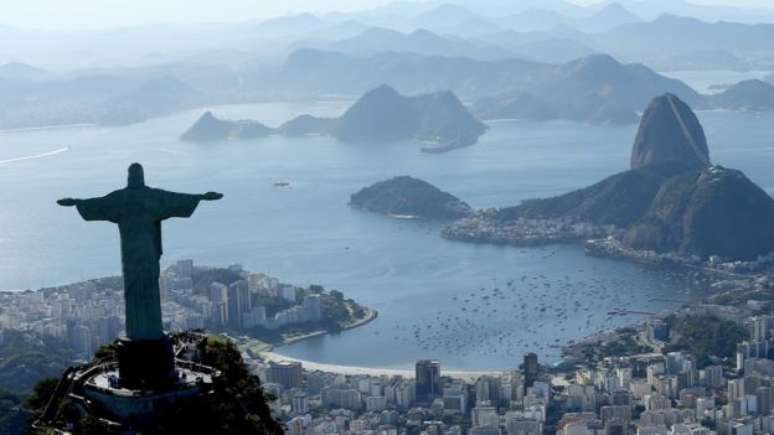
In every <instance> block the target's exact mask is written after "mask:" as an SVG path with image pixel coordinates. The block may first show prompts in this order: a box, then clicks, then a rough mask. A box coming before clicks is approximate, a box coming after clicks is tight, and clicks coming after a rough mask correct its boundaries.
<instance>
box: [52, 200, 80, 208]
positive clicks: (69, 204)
mask: <svg viewBox="0 0 774 435" xmlns="http://www.w3.org/2000/svg"><path fill="white" fill-rule="evenodd" d="M79 202H81V200H80V199H74V198H62V199H60V200H58V201H57V202H56V203H57V204H59V205H61V206H62V207H73V206H76V205H78V203H79Z"/></svg>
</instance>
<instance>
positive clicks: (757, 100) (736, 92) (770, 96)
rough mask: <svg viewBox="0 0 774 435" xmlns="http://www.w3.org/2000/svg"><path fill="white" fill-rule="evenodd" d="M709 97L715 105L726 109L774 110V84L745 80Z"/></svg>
mask: <svg viewBox="0 0 774 435" xmlns="http://www.w3.org/2000/svg"><path fill="white" fill-rule="evenodd" d="M710 98H711V100H712V103H713V104H714V105H715V106H717V107H720V108H723V109H727V110H742V111H753V112H763V111H770V110H774V84H771V83H768V82H764V81H762V80H745V81H743V82H740V83H737V84H735V85H733V86H731V87H729V88H728V89H726V90H725V91H723V92H721V93H720V94H717V95H713V96H711V97H710Z"/></svg>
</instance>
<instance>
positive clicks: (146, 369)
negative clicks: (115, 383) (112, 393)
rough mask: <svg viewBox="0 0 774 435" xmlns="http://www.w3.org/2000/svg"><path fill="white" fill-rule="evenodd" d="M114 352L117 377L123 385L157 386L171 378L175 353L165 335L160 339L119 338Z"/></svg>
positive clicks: (161, 385) (149, 387)
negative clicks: (116, 358)
mask: <svg viewBox="0 0 774 435" xmlns="http://www.w3.org/2000/svg"><path fill="white" fill-rule="evenodd" d="M117 354H118V372H119V379H120V382H121V385H122V386H123V387H125V388H132V389H159V388H164V387H165V386H168V385H169V384H170V383H172V382H174V379H175V354H174V351H173V346H172V340H170V339H169V337H167V336H166V335H165V336H164V337H163V338H162V339H160V340H131V339H129V338H121V339H120V340H119V342H118V350H117Z"/></svg>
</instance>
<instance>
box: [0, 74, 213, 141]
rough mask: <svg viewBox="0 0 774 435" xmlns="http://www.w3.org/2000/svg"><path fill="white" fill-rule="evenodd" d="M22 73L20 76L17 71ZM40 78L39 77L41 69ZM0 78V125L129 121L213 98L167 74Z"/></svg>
mask: <svg viewBox="0 0 774 435" xmlns="http://www.w3.org/2000/svg"><path fill="white" fill-rule="evenodd" d="M17 77H18V76H17ZM35 77H38V75H37V74H36V75H35ZM2 80H3V79H2V78H0V98H2V99H3V101H4V107H3V108H0V128H5V129H8V128H24V127H37V126H49V125H66V124H100V125H126V124H132V123H135V122H141V121H145V120H148V119H151V118H155V117H158V116H163V115H168V114H171V113H174V112H177V111H180V110H185V109H191V108H194V107H199V106H201V105H203V104H205V103H206V102H208V101H209V98H208V97H207V96H206V95H204V94H203V93H201V92H199V91H197V90H196V89H194V88H193V87H191V86H189V85H187V84H185V83H183V82H182V81H180V80H178V79H176V78H174V77H170V76H162V77H158V78H152V79H148V80H137V79H133V78H126V77H120V76H114V75H107V74H96V75H84V76H78V77H75V78H66V79H61V78H58V77H57V78H54V79H46V80H41V79H37V78H35V79H25V80H20V79H18V78H17V79H16V80H15V81H9V82H8V84H6V85H5V86H4V85H3V84H2Z"/></svg>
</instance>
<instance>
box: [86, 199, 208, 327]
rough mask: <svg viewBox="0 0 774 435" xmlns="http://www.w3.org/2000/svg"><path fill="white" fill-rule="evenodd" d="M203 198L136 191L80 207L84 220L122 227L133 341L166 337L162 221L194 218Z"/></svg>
mask: <svg viewBox="0 0 774 435" xmlns="http://www.w3.org/2000/svg"><path fill="white" fill-rule="evenodd" d="M200 199H201V196H200V195H189V194H185V193H174V192H167V191H165V190H160V189H153V188H150V187H139V188H134V187H132V188H126V189H121V190H117V191H115V192H112V193H110V194H108V195H107V196H103V197H102V198H92V199H85V200H82V201H80V202H79V203H78V204H77V207H78V212H79V213H80V214H81V216H82V217H83V219H84V220H87V221H109V222H112V223H114V224H118V228H119V231H120V234H121V261H122V264H123V272H124V298H125V300H126V335H127V337H128V338H129V339H131V340H158V339H161V338H162V337H163V334H164V331H163V326H162V322H161V297H160V292H159V272H160V270H159V260H160V258H161V254H162V247H161V221H163V220H165V219H169V218H173V217H180V218H187V217H190V216H191V215H192V214H193V212H194V210H196V207H197V206H198V205H199V201H200Z"/></svg>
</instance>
